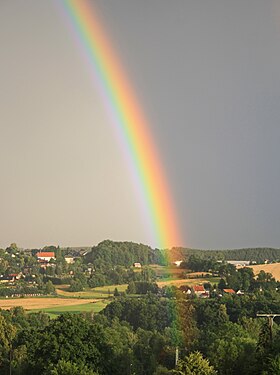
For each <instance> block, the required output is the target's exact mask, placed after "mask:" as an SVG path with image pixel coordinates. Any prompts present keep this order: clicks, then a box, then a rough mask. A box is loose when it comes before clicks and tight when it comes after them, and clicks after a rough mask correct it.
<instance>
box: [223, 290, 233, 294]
mask: <svg viewBox="0 0 280 375" xmlns="http://www.w3.org/2000/svg"><path fill="white" fill-rule="evenodd" d="M223 292H224V293H226V294H235V291H234V290H233V289H223Z"/></svg>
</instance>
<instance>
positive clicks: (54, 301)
mask: <svg viewBox="0 0 280 375" xmlns="http://www.w3.org/2000/svg"><path fill="white" fill-rule="evenodd" d="M97 301H98V300H95V299H78V298H73V299H71V298H36V297H34V298H14V299H2V300H0V308H1V309H6V310H7V309H10V308H12V307H15V306H22V307H23V308H24V309H25V310H33V309H45V308H48V307H59V306H74V305H81V304H86V303H90V302H92V303H94V302H97Z"/></svg>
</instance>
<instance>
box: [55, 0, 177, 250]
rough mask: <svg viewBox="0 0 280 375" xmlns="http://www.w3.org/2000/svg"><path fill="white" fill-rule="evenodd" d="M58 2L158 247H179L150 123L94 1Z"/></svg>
mask: <svg viewBox="0 0 280 375" xmlns="http://www.w3.org/2000/svg"><path fill="white" fill-rule="evenodd" d="M60 3H61V5H62V10H63V13H64V14H65V15H66V16H67V19H68V21H69V23H70V26H71V29H72V31H73V32H74V35H75V39H76V41H77V43H78V44H79V47H80V48H81V50H82V51H83V54H84V56H85V57H86V60H87V63H88V65H89V68H90V73H91V74H92V75H94V78H95V82H96V83H97V85H98V88H99V90H100V94H101V96H102V98H103V102H104V105H105V108H106V111H107V113H108V114H109V116H110V119H111V122H112V124H113V126H114V127H115V130H116V133H117V135H118V138H119V139H120V140H121V142H122V151H123V152H124V153H125V155H126V159H127V162H128V164H129V165H130V171H131V175H132V178H133V180H134V183H135V186H136V188H137V191H138V194H137V199H138V200H139V201H140V202H141V205H142V206H144V207H142V209H143V208H144V211H145V221H146V222H147V223H148V226H149V227H150V231H151V232H152V233H153V237H154V243H155V244H156V247H159V248H162V249H167V248H171V247H172V246H179V245H181V244H182V241H181V236H180V231H179V226H178V221H177V218H176V215H175V209H174V204H173V202H172V196H171V193H170V188H169V185H168V182H167V179H166V177H165V174H164V171H163V167H162V164H161V162H160V157H159V154H158V151H157V149H156V146H155V143H154V141H153V137H152V135H151V132H150V130H149V128H150V127H149V123H148V121H147V119H146V118H145V115H144V113H143V110H142V109H141V107H140V106H139V104H138V100H137V98H136V95H135V93H134V91H133V88H132V87H131V85H130V82H129V81H128V78H127V76H126V74H125V72H124V71H123V69H122V66H121V64H120V61H119V58H118V56H117V53H116V52H115V51H114V49H113V47H112V43H110V39H109V37H108V35H106V32H105V30H104V27H103V26H102V23H101V21H100V17H99V16H98V15H97V12H96V9H95V8H94V6H93V2H92V1H91V2H90V1H89V0H60ZM138 195H139V196H138Z"/></svg>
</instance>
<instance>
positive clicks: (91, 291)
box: [56, 284, 127, 299]
mask: <svg viewBox="0 0 280 375" xmlns="http://www.w3.org/2000/svg"><path fill="white" fill-rule="evenodd" d="M68 287H69V286H68V285H66V286H63V287H60V286H57V288H56V291H57V294H58V295H59V297H70V298H94V299H105V298H109V297H112V296H113V294H114V290H115V288H117V289H118V291H119V292H125V290H126V288H127V284H122V285H106V286H100V287H97V288H87V289H85V290H83V291H82V292H69V291H68Z"/></svg>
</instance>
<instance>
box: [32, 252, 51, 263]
mask: <svg viewBox="0 0 280 375" xmlns="http://www.w3.org/2000/svg"><path fill="white" fill-rule="evenodd" d="M35 256H36V257H37V258H38V260H39V261H40V260H44V261H46V262H49V261H50V260H51V259H55V253H54V252H53V251H40V252H39V253H37V254H36V255H35Z"/></svg>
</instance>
